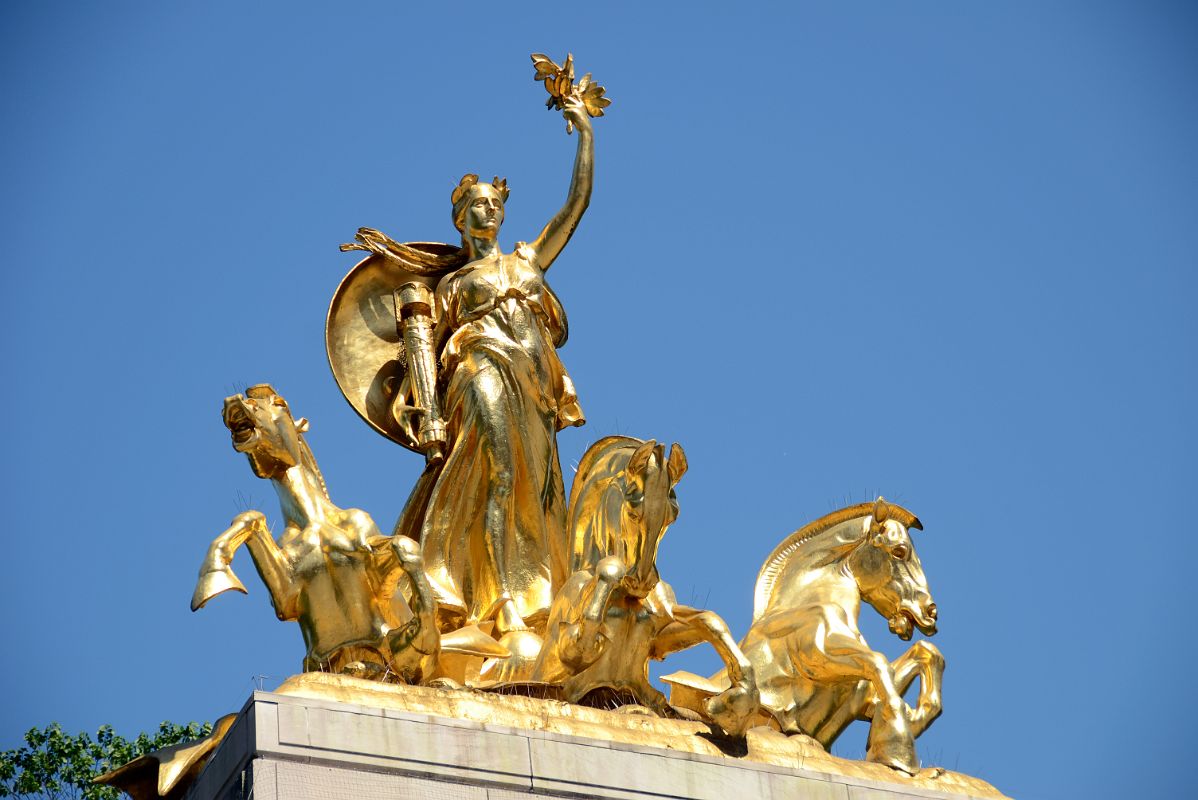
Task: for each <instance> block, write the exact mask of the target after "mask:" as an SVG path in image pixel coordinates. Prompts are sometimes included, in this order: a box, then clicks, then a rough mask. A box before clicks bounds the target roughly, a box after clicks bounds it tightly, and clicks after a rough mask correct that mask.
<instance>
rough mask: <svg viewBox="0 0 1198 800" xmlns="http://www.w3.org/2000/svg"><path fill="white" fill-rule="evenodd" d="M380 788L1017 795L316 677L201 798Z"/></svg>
mask: <svg viewBox="0 0 1198 800" xmlns="http://www.w3.org/2000/svg"><path fill="white" fill-rule="evenodd" d="M721 748H723V749H721ZM725 751H728V752H725ZM305 776H306V777H305ZM305 781H307V783H305ZM380 781H381V782H382V783H379V782H380ZM367 784H369V785H370V786H372V787H373V786H375V785H376V784H377V785H379V786H387V787H390V788H388V789H387V790H386V791H385V792H383V794H381V795H379V792H377V791H374V790H373V789H371V792H372V793H373V794H374V795H375V796H383V797H388V798H390V797H395V798H409V797H411V798H417V797H419V798H430V799H431V798H441V797H446V798H448V797H469V798H476V797H477V798H492V797H494V798H499V797H503V798H509V797H516V796H528V795H529V794H532V793H535V794H538V795H548V796H551V797H552V796H557V797H569V796H574V797H579V796H581V797H603V798H651V797H657V798H660V797H675V798H688V799H693V800H708V799H709V798H710V800H725V798H728V797H761V798H783V797H786V798H796V797H797V798H816V799H818V800H824V798H828V800H833V799H834V800H902V799H903V798H927V799H928V800H932V799H933V798H936V799H939V800H950V799H958V798H1002V797H1003V795H1002V794H1001V793H999V792H998V791H997V790H995V789H994V787H992V786H990V785H989V784H988V783H986V782H984V781H981V780H979V779H977V778H972V777H970V776H968V775H961V774H958V773H952V772H945V771H942V770H930V769H925V770H923V771H921V772H920V774H919V775H916V776H914V777H909V776H905V775H903V774H902V773H897V772H894V771H892V770H890V769H887V768H886V767H882V766H879V765H876V764H869V763H865V762H858V761H849V760H846V759H840V758H836V757H835V756H831V755H829V754H827V753H826V752H824V750H823V749H822V748H821V747H820V746H819V745H818V743H816V742H814V741H813V740H811V739H808V738H807V737H801V736H795V737H787V736H784V735H782V734H780V733H778V732H777V731H774V730H772V729H767V728H755V729H753V730H752V731H750V732H749V734H748V736H747V737H746V739H745V740H744V742H731V741H728V740H721V739H719V738H717V737H715V736H713V735H712V733H711V729H710V728H708V726H706V725H704V724H702V723H698V722H689V721H684V720H667V719H660V718H658V717H650V716H640V715H634V714H626V713H619V712H614V711H606V710H602V709H594V708H586V707H581V706H573V705H569V704H567V703H561V702H557V701H550V700H541V699H536V698H529V697H517V696H508V695H494V694H489V693H485V692H477V691H471V690H442V689H433V688H429V687H414V686H393V685H386V684H378V683H373V682H370V681H362V680H357V679H354V678H346V677H344V676H335V675H324V674H317V673H309V674H305V675H299V676H296V677H294V678H291V679H289V680H287V681H286V682H285V683H284V684H283V685H282V686H280V687H279V688H278V689H277V690H276V691H275V692H255V693H254V694H253V696H251V698H250V699H249V700H248V701H247V703H246V705H245V707H243V709H242V711H241V714H240V715H239V717H238V719H237V722H236V723H234V725H233V727H232V729H230V731H229V734H228V735H227V736H226V738H225V741H224V742H222V744H221V746H220V747H219V748H218V750H217V751H216V753H215V754H214V756H213V758H212V760H211V762H210V763H209V765H208V766H207V767H206V768H205V770H204V772H203V773H202V774H201V775H200V776H199V779H198V780H197V781H196V783H195V784H194V785H193V786H192V787H191V790H190V791H189V792H188V798H189V800H232V799H233V798H238V797H246V796H247V795H248V791H249V788H251V787H252V791H253V797H254V798H255V800H269V799H270V798H279V799H280V800H282V798H286V799H287V800H306V799H307V798H321V800H334V799H335V798H339V797H346V798H349V797H351V796H361V795H360V793H359V794H356V795H351V794H343V793H341V792H339V791H338V788H339V787H348V786H358V785H361V786H363V787H365V786H366V785H367ZM304 785H307V786H310V787H311V791H309V790H306V789H303V790H299V789H295V788H294V787H295V786H304ZM286 787H292V788H286ZM321 787H323V788H321ZM467 787H470V788H469V790H467ZM355 791H357V790H355ZM297 792H298V793H297ZM480 792H481V794H480Z"/></svg>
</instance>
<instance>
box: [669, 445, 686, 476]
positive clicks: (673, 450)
mask: <svg viewBox="0 0 1198 800" xmlns="http://www.w3.org/2000/svg"><path fill="white" fill-rule="evenodd" d="M686 468H687V463H686V451H685V450H683V449H682V445H680V444H678V442H674V444H673V446H672V447H670V460H669V463H668V464H667V466H666V470H667V472H669V474H670V485H671V486H677V485H678V481H679V479H681V478H682V476H683V475H685V474H686Z"/></svg>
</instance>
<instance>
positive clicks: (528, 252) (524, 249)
mask: <svg viewBox="0 0 1198 800" xmlns="http://www.w3.org/2000/svg"><path fill="white" fill-rule="evenodd" d="M513 252H514V253H515V255H516V258H519V259H520V260H521V261H527V262H528V263H529V264H535V263H537V251H536V250H535V249H534V248H533V246H532V245H530V244H529V243H528V242H516V249H515V250H514V251H513Z"/></svg>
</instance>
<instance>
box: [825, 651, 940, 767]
mask: <svg viewBox="0 0 1198 800" xmlns="http://www.w3.org/2000/svg"><path fill="white" fill-rule="evenodd" d="M822 650H823V652H822V653H821V654H820V655H819V657H818V658H816V659H811V660H809V661H808V659H804V660H805V661H808V663H807V664H806V665H805V672H806V673H807V675H808V677H809V678H810V679H811V680H813V681H816V682H817V683H828V682H840V681H846V680H853V679H856V680H863V681H865V682H866V683H867V684H868V685H869V687H870V691H871V692H872V696H873V702H872V703H863V705H871V706H872V710H873V714H872V717H871V719H870V727H869V743H868V745H867V747H866V753H865V758H866V760H867V761H874V762H877V763H879V764H885V765H886V766H888V767H891V768H893V769H898V770H902V771H903V772H906V773H909V774H911V775H914V774H915V773H916V772H918V771H919V758H918V757H917V756H916V754H915V737H914V736H913V735H912V733H911V726H910V723H909V722H908V719H907V711H906V704H905V703H904V702H903V697H902V694H901V693H900V692H899V690H898V687H897V686H896V684H895V675H894V669H893V668H892V667H891V665H890V662H888V661H887V660H886V657H885V656H883V655H882V654H881V653H875V652H874V651H872V650H870V649H869V648H868V647H866V646H865V645H863V644H862V643H861V642H860V641H858V640H856V639H854V638H851V637H848V636H843V635H839V634H831V635H829V636H828V638H827V639H826V640H825V641H824V647H823V648H822ZM810 652H814V648H812V651H810ZM862 690H863V687H861V686H858V687H857V689H856V691H855V692H854V698H853V700H852V701H850V702H848V703H846V704H845V705H846V709H845V711H842V712H838V713H840V714H844V713H850V714H851V713H853V712H854V711H856V709H854V708H853V706H854V705H856V704H857V702H860V701H859V700H858V697H859V696H861V695H862V693H863V692H862Z"/></svg>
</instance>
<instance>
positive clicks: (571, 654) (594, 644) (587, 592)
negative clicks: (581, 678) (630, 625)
mask: <svg viewBox="0 0 1198 800" xmlns="http://www.w3.org/2000/svg"><path fill="white" fill-rule="evenodd" d="M627 572H628V568H627V567H625V566H624V562H622V561H621V560H620V559H619V558H618V557H616V556H608V557H607V558H604V559H603V560H601V561H600V562H599V563H598V564H597V565H596V566H595V573H594V576H593V577H592V578H591V580H590V581H589V582H588V583H587V585H586V586H585V587H584V589H583V591H582V593H581V595H580V598H579V599H580V600H581V601H582V613H581V614H580V615H579V618H578V621H577V622H575V623H574V624H572V625H569V626H567V627H566V628H565V630H564V631H563V632H562V637H561V639H560V640H559V642H558V645H557V647H558V653H559V657H560V659H561V661H562V663H563V664H566V665H567V666H569V667H570V668H571V669H573V670H574V671H575V672H576V673H577V672H581V671H582V670H584V669H586V668H587V667H589V666H591V665H592V664H594V663H595V662H596V661H598V660H599V656H600V655H602V653H603V647H604V645H605V643H606V640H605V639H604V637H603V621H604V619H606V618H607V607H608V606H609V605H610V604H611V599H612V595H613V594H614V593H615V591H616V588H617V587H618V586H619V585H620V581H621V580H623V578H624V575H625V574H626V573H627Z"/></svg>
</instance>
